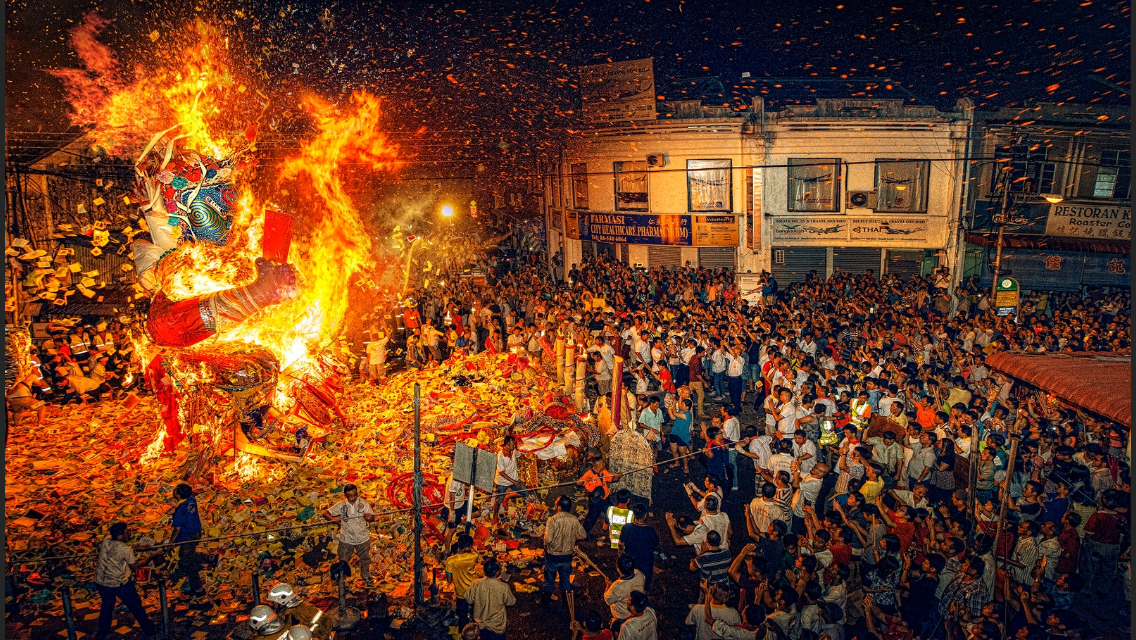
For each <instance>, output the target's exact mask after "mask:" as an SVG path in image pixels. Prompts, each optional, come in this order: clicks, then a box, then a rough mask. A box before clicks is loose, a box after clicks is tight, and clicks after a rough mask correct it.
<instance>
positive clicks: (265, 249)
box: [260, 209, 295, 264]
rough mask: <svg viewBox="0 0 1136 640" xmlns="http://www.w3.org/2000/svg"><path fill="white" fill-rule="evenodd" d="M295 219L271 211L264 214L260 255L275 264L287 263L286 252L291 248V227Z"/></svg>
mask: <svg viewBox="0 0 1136 640" xmlns="http://www.w3.org/2000/svg"><path fill="white" fill-rule="evenodd" d="M294 222H295V218H293V217H292V216H290V215H288V214H286V213H282V212H280V211H272V210H271V209H268V210H265V212H264V238H263V239H262V240H261V242H260V249H261V251H260V255H262V256H264V257H265V258H267V259H269V260H271V261H273V262H276V263H278V264H285V263H287V262H288V250H289V249H290V248H291V247H292V225H293V223H294Z"/></svg>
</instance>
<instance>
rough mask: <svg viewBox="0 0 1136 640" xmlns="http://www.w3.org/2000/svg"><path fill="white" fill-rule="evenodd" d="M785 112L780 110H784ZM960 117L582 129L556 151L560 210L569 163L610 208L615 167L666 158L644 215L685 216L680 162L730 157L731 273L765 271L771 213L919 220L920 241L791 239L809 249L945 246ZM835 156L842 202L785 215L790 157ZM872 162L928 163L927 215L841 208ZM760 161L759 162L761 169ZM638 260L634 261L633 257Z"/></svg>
mask: <svg viewBox="0 0 1136 640" xmlns="http://www.w3.org/2000/svg"><path fill="white" fill-rule="evenodd" d="M784 113H785V112H782V114H784ZM965 126H966V124H965V122H959V121H957V120H953V119H952V118H950V117H936V118H925V119H920V120H912V119H906V120H902V119H896V120H885V119H883V118H880V119H866V118H865V119H851V118H827V119H826V118H818V117H797V118H788V117H785V118H779V117H778V114H773V113H770V114H766V119H765V121H764V126H763V127H761V128H759V129H758V131H757V132H755V133H749V134H743V133H742V123H741V120H740V119H728V120H709V119H690V120H682V121H670V122H660V123H659V124H657V125H650V126H647V127H640V128H638V129H622V130H614V129H607V130H600V131H585V132H583V133H580V134H577V135H575V136H574V137H573V138H572V139H571V140H570V141H569V142H568V147H567V150H566V152H565V153H564V156H563V160H564V165H563V167H562V171H561V173H562V176H563V188H562V193H563V194H565V195H564V197H563V200H564V205H565V207H569V206H570V205H571V204H572V201H571V200H572V199H571V188H572V187H571V176H570V173H571V165H572V164H574V163H579V162H586V163H587V170H588V173H589V176H588V184H589V192H588V204H589V206H588V211H591V212H612V211H615V193H614V192H615V189H614V174H613V163H614V162H617V161H628V160H645V159H646V157H647V155H648V154H665V155H666V156H667V165H666V166H665V167H663V168H661V169H655V168H650V169H648V172H649V178H648V191H649V194H650V202H649V205H648V212H650V213H656V214H682V213H689V211H688V200H687V177H686V161H687V160H694V159H729V160H731V162H732V165H733V171H732V175H731V179H732V194H733V201H732V207H731V212H732V213H733V214H735V215H737V216H738V223H739V233H738V240H739V241H738V258H737V269H738V273H743V274H744V273H746V272H747V271H748V272H751V273H758V272H760V271H762V270H768V269H770V266H771V265H770V263H771V258H772V251H771V248H772V246H774V244H779V243H775V242H774V241H773V233H772V232H773V221H774V220H775V219H776V218H777V217H785V216H792V217H794V218H800V217H812V216H826V215H827V216H846V215H853V216H865V217H870V216H882V217H892V218H894V217H897V216H901V215H902V216H903V217H920V218H923V219H926V220H927V223H928V225H927V234H926V237H925V239H920V240H910V239H905V237H904V236H896V238H895V239H891V238H888V239H887V240H875V241H865V242H858V241H855V240H841V241H838V242H834V241H832V240H824V239H817V240H802V241H796V242H794V243H792V244H797V245H815V246H871V247H890V248H897V249H900V248H935V249H938V248H944V247H948V245H949V246H954V244H955V243H957V241H958V240H957V233H952V229H954V228H955V227H956V226H957V224H956V221H957V216H958V210H959V191H958V189H959V182H958V180H959V179H960V177H961V170H962V166H961V162H960V161H959V160H958V158H961V157H962V155H963V152H964V143H965V140H964V137H965ZM832 157H836V158H839V159H840V160H841V161H842V163H863V164H849V165H847V166H845V171H844V180H843V183H842V185H841V208H840V210H838V211H836V212H832V213H816V214H812V213H796V212H794V213H789V212H788V211H787V208H788V202H787V188H788V187H787V176H788V170H787V169H786V168H785V166H784V165H786V164H787V161H788V159H789V158H832ZM877 159H918V160H930V161H931V170H930V176H929V183H928V194H927V203H928V210H927V212H926V213H917V214H886V213H879V214H876V213H873V212H872V211H871V210H870V209H854V210H851V211H846V210H845V209H844V206H843V202H844V198H845V195H844V194H845V193H846V192H847V191H848V190H849V189H851V190H871V189H874V188H875V166H874V162H875V160H877ZM746 166H754V167H755V169H754V200H755V202H754V222H755V225H756V226H757V229H755V232H756V235H757V236H758V238H757V239H758V240H759V243H758V245H757V246H755V248H754V249H753V250H752V251H751V250H750V249H749V248H748V247H747V245H746V226H745V225H746V223H747V220H746V203H745V197H746V193H745V191H746V171H745V167H746ZM762 167H767V168H764V169H763V168H762ZM579 251H580V242H579V241H574V240H570V239H565V263H566V265H569V266H570V265H571V263H572V262H573V261H574V260H575V261H579ZM697 254H698V251H697V249H696V248H689V247H684V248H682V260H683V262H684V263H685V262H686V261H690V262H691V263H693V264H697ZM646 255H647V248H646V246H636V245H632V246H631V249H630V257H631V260H630V261H631V263H632V264H634V263H636V262H643V263H647V259H646ZM640 256H642V257H640Z"/></svg>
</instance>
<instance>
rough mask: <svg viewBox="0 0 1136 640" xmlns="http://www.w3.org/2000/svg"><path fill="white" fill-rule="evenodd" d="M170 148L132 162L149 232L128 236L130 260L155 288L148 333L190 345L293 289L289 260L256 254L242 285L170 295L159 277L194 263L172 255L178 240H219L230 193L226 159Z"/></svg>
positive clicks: (227, 224) (226, 228)
mask: <svg viewBox="0 0 1136 640" xmlns="http://www.w3.org/2000/svg"><path fill="white" fill-rule="evenodd" d="M171 145H172V143H171ZM170 150H172V146H171V147H170ZM170 150H167V153H166V159H165V160H163V162H162V163H161V164H159V165H158V166H157V167H153V166H145V165H143V164H142V163H141V162H140V163H139V164H138V165H137V166H136V171H137V175H138V180H137V188H136V193H137V195H138V196H139V198H140V199H141V201H142V205H141V212H142V215H143V216H144V217H145V220H146V226H147V227H148V228H149V231H150V239H149V240H144V239H136V240H135V241H134V247H133V248H134V262H135V266H136V267H137V270H138V277H139V282H140V283H141V284H142V286H143V287H145V288H146V289H148V290H149V291H151V292H152V293H153V294H154V297H153V299H152V301H151V303H150V314H149V317H148V318H147V325H146V326H147V330H148V331H149V333H150V337H151V339H152V340H153V341H154V342H155V343H156V344H158V345H159V346H164V347H189V346H192V345H194V344H197V343H198V342H201V341H202V340H205V339H207V338H209V337H212V336H213V335H215V334H217V333H218V332H223V331H225V330H226V329H228V328H231V327H233V326H236V325H237V324H240V323H241V322H243V321H244V320H245V319H247V318H248V317H249V316H251V315H253V314H255V313H256V312H257V311H259V310H261V309H263V308H264V307H266V306H269V305H273V304H278V303H280V302H283V301H284V300H286V299H288V298H289V297H290V296H291V295H293V294H294V292H295V287H296V275H295V271H294V270H293V268H292V267H290V266H289V265H282V264H276V263H273V262H271V261H269V260H265V259H263V258H259V259H257V260H256V272H257V276H256V280H255V281H253V282H252V283H250V284H248V285H245V286H242V287H233V288H231V289H227V290H224V291H219V292H217V293H212V294H209V295H205V296H198V297H193V298H188V299H183V300H173V299H171V297H170V296H169V295H168V294H167V293H166V292H165V291H164V290H163V280H164V279H165V277H166V276H169V275H170V274H171V273H172V272H173V271H176V270H177V269H180V268H192V267H191V266H187V265H182V264H180V263H179V262H178V260H177V258H176V253H177V251H178V247H179V245H181V244H183V243H192V242H206V243H211V244H225V243H226V242H227V241H228V240H229V235H230V231H231V227H232V219H233V216H232V208H233V206H234V203H235V200H236V196H235V189H234V187H233V183H232V178H233V173H234V169H235V167H234V166H233V161H232V160H231V159H224V160H217V159H214V158H209V157H204V156H199V155H197V154H187V155H185V156H183V157H180V158H176V159H171V157H170V156H172V153H171V151H170Z"/></svg>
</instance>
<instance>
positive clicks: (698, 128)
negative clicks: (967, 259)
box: [543, 98, 973, 291]
mask: <svg viewBox="0 0 1136 640" xmlns="http://www.w3.org/2000/svg"><path fill="white" fill-rule="evenodd" d="M668 106H670V107H671V108H670V111H671V113H672V115H673V116H674V117H671V118H668V119H665V120H656V121H654V122H646V123H636V124H635V126H620V127H611V126H609V127H599V128H593V129H585V130H582V131H580V132H578V133H575V134H572V135H571V136H570V138H569V140H568V143H567V145H566V148H565V150H564V151H563V153H562V154H561V156H560V157H559V158H557V159H556V160H555V161H554V162H551V163H548V164H547V165H546V166H545V167H544V168H543V172H544V173H545V174H547V175H546V179H545V181H544V199H545V207H546V215H547V216H548V219H547V226H546V228H547V229H548V230H549V244H550V255H555V254H556V253H558V252H561V253H562V256H563V264H564V268H565V269H570V268H571V265H572V264H574V263H580V262H581V261H582V260H583V259H584V258H585V257H587V256H590V255H594V254H596V253H605V254H608V255H611V256H613V257H617V258H619V259H620V260H622V261H624V262H625V263H627V264H630V265H632V266H643V267H651V266H680V265H690V266H704V267H709V268H717V267H727V268H730V269H733V270H734V271H735V273H736V274H737V277H738V280H739V286H740V287H741V288H742V289H743V291H744V290H746V289H747V287H748V286H749V285H750V284H751V283H755V282H756V278H757V276H758V275H759V274H760V273H761V272H762V271H770V272H772V273H773V274H774V276H775V277H776V278H777V279H778V281H779V282H781V283H787V282H793V281H800V280H803V279H804V278H805V276H806V274H808V273H809V272H810V271H816V273H817V274H818V275H819V276H822V277H826V276H828V275H831V274H832V273H833V271H835V270H841V271H849V272H855V273H865V272H866V271H868V270H871V271H872V272H873V273H874V274H876V275H877V276H878V275H879V274H881V273H888V272H891V273H896V272H900V273H904V274H908V273H913V272H915V273H917V272H919V271H920V270H921V269H923V268H924V264H925V262H926V259H927V258H928V257H932V256H936V254H937V257H938V263H939V264H944V265H946V266H949V267H953V266H954V265H955V264H956V262H957V261H958V260H960V259H961V255H962V253H961V243H960V237H959V212H960V209H961V208H962V207H961V205H962V203H963V202H964V200H965V197H966V194H964V193H963V191H962V186H963V184H964V182H965V180H966V175H965V172H966V168H967V161H966V158H965V153H966V147H967V136H968V128H969V126H970V124H971V121H972V118H973V108H972V106H971V105H970V103H969V101H965V100H964V101H960V103H959V105H958V107H957V108H956V110H955V111H953V112H940V111H937V110H936V109H935V108H934V107H927V106H910V105H904V104H903V101H901V100H825V99H821V100H818V101H817V103H816V104H814V105H801V106H789V107H786V108H785V109H784V110H782V111H778V112H767V111H765V108H764V104H763V102H762V100H761V99H760V98H756V99H754V101H753V104H752V106H751V107H750V108H749V109H747V110H745V111H733V110H730V109H726V108H716V107H703V106H701V104H700V103H698V102H697V101H682V102H678V103H671V104H670V105H668Z"/></svg>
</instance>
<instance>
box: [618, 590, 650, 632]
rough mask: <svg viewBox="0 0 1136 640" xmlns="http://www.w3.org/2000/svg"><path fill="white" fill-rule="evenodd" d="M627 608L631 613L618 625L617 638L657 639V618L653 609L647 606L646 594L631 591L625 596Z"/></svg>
mask: <svg viewBox="0 0 1136 640" xmlns="http://www.w3.org/2000/svg"><path fill="white" fill-rule="evenodd" d="M627 610H628V611H630V612H631V615H629V616H627V619H626V620H624V621H623V624H622V625H621V626H620V627H619V635H618V636H617V639H618V640H658V638H659V633H658V618H656V617H655V610H654V609H652V608H651V607H648V606H647V594H645V593H643V592H642V591H632V592H631V595H630V596H628V597H627Z"/></svg>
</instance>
